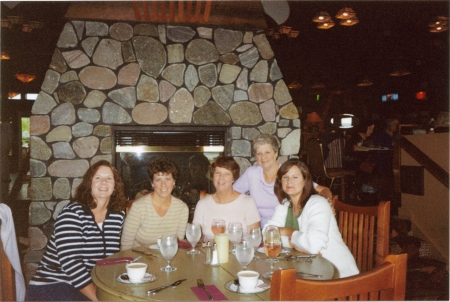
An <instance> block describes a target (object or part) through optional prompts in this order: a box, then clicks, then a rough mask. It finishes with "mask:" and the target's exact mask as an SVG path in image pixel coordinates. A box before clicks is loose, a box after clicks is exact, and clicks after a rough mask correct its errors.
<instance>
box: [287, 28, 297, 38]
mask: <svg viewBox="0 0 450 302" xmlns="http://www.w3.org/2000/svg"><path fill="white" fill-rule="evenodd" d="M299 34H300V31H299V30H291V31H290V32H289V34H288V36H289V38H297V37H298V35H299Z"/></svg>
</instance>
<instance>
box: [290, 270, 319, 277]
mask: <svg viewBox="0 0 450 302" xmlns="http://www.w3.org/2000/svg"><path fill="white" fill-rule="evenodd" d="M303 275H306V276H312V277H317V278H322V277H323V276H322V275H316V274H311V273H305V272H299V271H297V274H296V277H297V278H301V277H302V276H303Z"/></svg>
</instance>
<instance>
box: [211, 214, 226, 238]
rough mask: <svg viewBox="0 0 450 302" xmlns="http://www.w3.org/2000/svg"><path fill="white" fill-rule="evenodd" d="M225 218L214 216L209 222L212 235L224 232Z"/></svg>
mask: <svg viewBox="0 0 450 302" xmlns="http://www.w3.org/2000/svg"><path fill="white" fill-rule="evenodd" d="M225 228H226V224H225V220H224V219H222V218H214V219H213V220H212V223H211V230H212V232H213V234H214V235H216V234H222V233H225Z"/></svg>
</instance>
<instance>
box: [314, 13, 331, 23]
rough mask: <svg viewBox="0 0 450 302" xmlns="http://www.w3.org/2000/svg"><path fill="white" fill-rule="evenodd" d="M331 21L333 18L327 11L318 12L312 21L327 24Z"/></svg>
mask: <svg viewBox="0 0 450 302" xmlns="http://www.w3.org/2000/svg"><path fill="white" fill-rule="evenodd" d="M330 20H332V19H331V16H330V15H329V14H328V13H327V12H325V11H320V12H318V13H317V14H316V15H315V16H314V18H313V19H312V21H313V22H326V21H330Z"/></svg>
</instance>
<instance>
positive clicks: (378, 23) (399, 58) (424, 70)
mask: <svg viewBox="0 0 450 302" xmlns="http://www.w3.org/2000/svg"><path fill="white" fill-rule="evenodd" d="M14 3H15V4H17V3H18V4H17V5H15V6H14V7H13V5H11V4H13V3H12V2H5V1H2V2H1V15H2V19H4V18H6V17H7V16H10V15H22V16H24V17H25V20H37V21H42V22H44V27H43V28H42V29H39V30H34V31H33V32H31V33H23V32H21V31H20V30H19V29H18V28H17V29H14V28H13V29H3V28H2V32H1V33H2V36H1V42H2V44H1V48H2V51H4V50H6V51H7V52H8V53H9V54H10V56H11V60H8V61H5V60H2V82H3V84H2V88H3V89H6V90H8V91H21V92H27V91H28V92H39V91H40V86H41V84H42V80H43V77H44V75H45V72H46V71H47V69H48V66H49V64H50V61H51V57H52V55H53V51H54V49H55V45H56V42H57V40H58V37H59V34H60V32H61V31H62V28H63V26H64V23H65V22H66V20H65V19H64V15H65V12H66V10H67V8H68V6H69V5H70V2H65V1H53V2H41V1H37V2H31V1H26V2H14ZM6 4H8V5H6ZM289 5H290V10H291V13H290V17H289V19H288V20H287V21H286V22H285V25H289V26H292V27H293V28H294V29H297V30H300V35H299V37H298V38H297V39H280V40H277V41H273V40H270V39H269V40H270V41H271V44H272V47H273V49H274V51H275V55H276V57H277V60H278V62H279V65H280V68H281V70H282V72H283V75H284V77H285V80H286V82H287V83H288V84H289V83H290V82H292V81H294V80H297V81H299V82H300V83H301V84H302V85H303V87H302V88H300V89H298V90H296V91H292V94H293V96H294V100H295V101H296V102H297V103H298V102H300V103H301V102H302V101H304V102H306V103H307V99H309V98H311V95H316V94H317V91H315V90H312V89H311V88H310V86H311V84H313V83H314V82H316V81H321V82H322V83H323V84H325V85H326V86H327V87H326V88H325V89H324V90H322V91H320V92H319V93H322V94H326V93H330V91H332V90H336V89H340V90H342V91H346V92H349V91H350V92H351V93H352V94H358V93H359V94H361V93H363V94H365V98H366V99H367V98H379V97H380V95H381V94H382V93H390V92H397V91H403V90H404V91H405V92H404V93H403V94H404V95H406V97H407V98H414V93H415V92H417V91H418V90H420V89H424V90H428V91H429V95H430V96H431V97H432V99H434V102H435V103H436V104H438V106H440V107H442V108H447V107H448V68H449V66H448V55H449V52H448V46H449V41H448V37H449V34H448V33H449V32H448V31H446V32H444V33H437V34H433V33H430V32H428V23H429V22H430V21H431V19H432V18H433V17H436V16H438V15H440V16H447V17H448V15H449V13H448V12H449V4H448V1H426V2H421V1H405V2H399V1H377V2H372V1H349V2H338V1H333V2H328V1H292V2H289ZM347 6H348V7H351V8H353V10H354V11H355V12H356V14H357V17H358V19H359V23H358V24H356V25H355V26H352V27H344V26H340V25H339V24H336V25H335V26H334V27H333V28H331V29H328V30H321V29H317V28H315V25H316V24H315V23H313V22H312V21H311V19H312V18H313V16H314V14H315V13H316V12H318V11H322V10H323V11H327V12H328V13H329V14H330V15H331V16H333V17H334V15H335V14H336V13H337V12H338V11H339V10H340V9H341V8H343V7H347ZM334 20H335V21H336V19H334ZM266 22H267V24H268V27H275V26H276V24H274V21H273V20H272V19H270V17H267V18H266ZM397 64H402V65H404V66H405V67H406V68H409V69H410V70H411V71H412V74H411V75H409V76H405V77H397V78H396V77H392V76H389V75H388V73H389V72H390V71H391V70H392V68H393V67H394V66H395V65H397ZM18 72H25V73H31V74H35V75H36V76H37V79H36V80H35V81H33V82H31V83H28V84H23V83H21V82H20V81H18V80H16V79H15V78H14V77H13V75H14V74H15V73H18ZM363 77H369V78H370V79H371V80H373V81H374V84H373V85H372V86H369V87H357V86H356V84H357V83H358V81H360V80H361V79H362V78H363ZM362 89H365V90H362ZM416 90H417V91H416ZM307 106H308V105H307ZM312 106H313V105H312Z"/></svg>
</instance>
